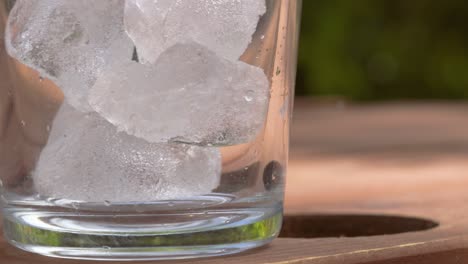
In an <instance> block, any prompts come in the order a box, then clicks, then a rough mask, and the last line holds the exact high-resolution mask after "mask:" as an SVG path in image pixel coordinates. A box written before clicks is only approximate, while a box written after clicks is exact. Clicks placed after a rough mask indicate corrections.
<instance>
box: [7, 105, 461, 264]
mask: <svg viewBox="0 0 468 264" xmlns="http://www.w3.org/2000/svg"><path fill="white" fill-rule="evenodd" d="M466 120H468V104H463V103H458V104H453V103H451V104H448V103H401V102H400V103H391V104H376V105H372V104H371V105H346V104H343V103H342V102H335V103H327V104H322V103H320V102H314V101H310V100H307V99H299V100H298V102H297V103H296V112H295V122H294V125H293V129H292V140H291V144H292V153H291V160H290V167H289V172H288V180H287V191H286V214H287V215H337V216H340V215H342V216H343V219H344V220H346V217H345V215H346V214H352V215H397V216H411V217H420V218H427V219H432V220H434V221H436V222H438V223H439V224H440V226H439V227H437V228H435V229H431V230H427V231H421V232H410V233H403V234H393V235H379V236H367V237H365V236H364V237H359V236H358V237H329V238H314V239H302V238H280V239H277V240H275V241H274V242H273V243H272V244H271V245H269V246H266V247H264V248H261V249H256V250H253V251H250V252H247V253H244V254H240V255H236V256H231V257H224V258H211V259H204V260H189V261H172V262H171V261H169V262H157V263H207V264H208V263H220V262H221V261H222V263H244V264H248V263H275V264H280V263H281V264H296V263H297V264H299V263H301V264H302V263H307V264H309V263H312V264H316V263H317V264H318V263H327V264H328V263H329V264H335V263H343V264H344V263H346V264H354V263H366V264H400V263H405V264H406V263H408V264H413V263H414V264H416V263H429V264H432V263H434V264H435V263H444V264H446V263H448V264H451V263H468V208H467V207H468V190H467V189H468V162H467V161H468V122H466ZM312 222H313V223H315V222H314V221H312ZM330 223H331V222H330ZM369 224H372V223H369ZM301 225H304V226H306V225H307V223H302V224H301ZM0 263H2V264H3V263H5V264H6V263H8V264H26V263H28V264H29V263H38V264H42V263H44V264H45V263H51V264H55V263H64V264H74V263H86V262H80V261H72V260H58V259H50V258H45V257H40V256H36V255H33V254H30V253H26V252H23V251H20V250H17V249H15V248H13V247H11V246H9V245H7V243H6V242H5V241H4V240H2V239H1V238H0ZM88 263H89V262H88ZM114 263H119V262H114ZM122 263H123V262H122ZM145 263H148V262H145Z"/></svg>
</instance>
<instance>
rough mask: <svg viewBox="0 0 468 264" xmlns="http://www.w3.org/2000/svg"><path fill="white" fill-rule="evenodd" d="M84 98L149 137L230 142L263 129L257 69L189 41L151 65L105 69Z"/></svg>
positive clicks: (263, 90)
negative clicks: (220, 55) (222, 56)
mask: <svg viewBox="0 0 468 264" xmlns="http://www.w3.org/2000/svg"><path fill="white" fill-rule="evenodd" d="M89 99H90V104H91V106H92V107H93V109H94V110H96V111H97V112H98V113H100V114H101V115H102V116H103V117H105V118H106V119H107V120H108V121H109V122H111V123H113V124H114V125H116V126H117V127H118V128H119V129H120V130H124V131H126V132H127V133H128V134H130V135H135V136H137V137H140V138H143V139H146V140H147V141H150V142H155V143H156V142H170V141H173V142H184V143H189V144H199V145H236V144H241V143H246V142H250V141H252V140H254V139H255V137H256V135H257V134H258V133H259V132H260V131H261V129H262V128H263V126H264V123H265V119H266V114H267V109H268V103H269V82H268V80H267V77H266V76H265V73H264V72H263V70H262V69H260V68H257V67H254V66H251V65H248V64H246V63H244V62H240V61H236V62H231V61H228V60H226V59H222V58H220V57H218V56H217V55H216V54H215V53H214V52H212V51H210V50H208V49H206V48H205V47H203V46H201V45H199V44H196V43H193V42H190V43H185V44H176V45H174V46H173V47H171V48H169V49H168V50H167V51H165V52H164V53H163V54H162V55H161V56H160V58H159V59H158V61H157V62H156V64H155V65H152V66H146V65H142V64H138V63H136V62H131V63H128V64H125V65H120V68H114V69H112V70H111V71H108V72H106V73H105V74H103V75H102V76H100V78H99V79H98V81H97V82H96V84H95V86H94V87H93V88H92V89H91V91H90V96H89Z"/></svg>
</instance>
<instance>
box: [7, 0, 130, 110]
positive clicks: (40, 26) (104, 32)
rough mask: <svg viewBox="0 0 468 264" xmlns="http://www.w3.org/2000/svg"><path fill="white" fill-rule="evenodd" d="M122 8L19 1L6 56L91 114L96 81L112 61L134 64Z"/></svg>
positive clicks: (63, 0) (105, 1) (102, 1)
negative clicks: (89, 94)
mask: <svg viewBox="0 0 468 264" xmlns="http://www.w3.org/2000/svg"><path fill="white" fill-rule="evenodd" d="M124 6H125V4H124V2H123V1H122V0H99V1H95V0H80V1H76V0H40V1H35V0H17V1H16V4H15V5H14V7H13V9H12V11H11V13H10V15H9V18H8V23H7V30H6V45H7V50H8V53H9V54H10V56H12V57H14V58H16V59H17V60H19V61H20V62H22V63H24V64H26V65H27V66H29V67H31V68H33V69H35V70H37V71H38V72H40V74H41V75H42V76H43V77H46V78H49V79H51V80H52V81H54V82H55V83H56V84H57V86H59V87H60V88H61V89H62V90H63V92H64V93H65V96H66V98H67V100H68V102H70V103H71V104H72V105H74V106H75V107H77V108H79V109H81V110H88V108H89V105H88V104H87V91H88V90H89V88H90V87H91V86H92V85H93V84H94V82H95V80H96V75H97V74H99V73H100V72H101V71H102V70H103V69H104V68H105V67H106V65H109V64H112V63H113V62H114V61H122V60H127V61H128V60H131V56H132V51H133V43H132V41H131V39H129V37H128V36H127V34H126V33H125V30H124V26H123V13H124Z"/></svg>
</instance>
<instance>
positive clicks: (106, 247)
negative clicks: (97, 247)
mask: <svg viewBox="0 0 468 264" xmlns="http://www.w3.org/2000/svg"><path fill="white" fill-rule="evenodd" d="M102 248H103V249H105V250H111V249H112V248H111V247H109V246H102Z"/></svg>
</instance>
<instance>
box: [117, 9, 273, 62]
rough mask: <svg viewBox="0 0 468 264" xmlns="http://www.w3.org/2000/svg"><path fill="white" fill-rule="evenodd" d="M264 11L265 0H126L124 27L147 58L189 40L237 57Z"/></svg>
mask: <svg viewBox="0 0 468 264" xmlns="http://www.w3.org/2000/svg"><path fill="white" fill-rule="evenodd" d="M265 11H266V5H265V0H236V1H233V0H216V1H214V0H183V1H182V0H127V1H126V7H125V28H126V30H127V33H128V34H129V36H130V37H131V38H132V39H133V41H134V43H135V45H136V46H137V49H138V53H139V55H140V57H141V59H142V60H143V61H144V62H148V63H154V62H155V61H156V59H157V58H158V56H159V55H160V54H161V53H162V52H163V51H164V50H166V49H167V48H169V47H171V46H173V45H174V44H176V43H179V42H183V41H189V40H192V41H195V42H198V43H200V44H202V45H205V46H207V47H209V48H210V49H211V50H213V51H215V52H217V53H218V54H219V55H221V56H224V57H226V58H228V59H231V60H237V59H238V58H239V57H240V56H241V55H242V54H243V53H244V51H245V50H246V49H247V46H248V45H249V43H250V42H251V40H252V35H253V34H254V33H255V30H256V28H257V24H258V21H259V19H260V17H261V16H262V15H263V14H264V13H265Z"/></svg>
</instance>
